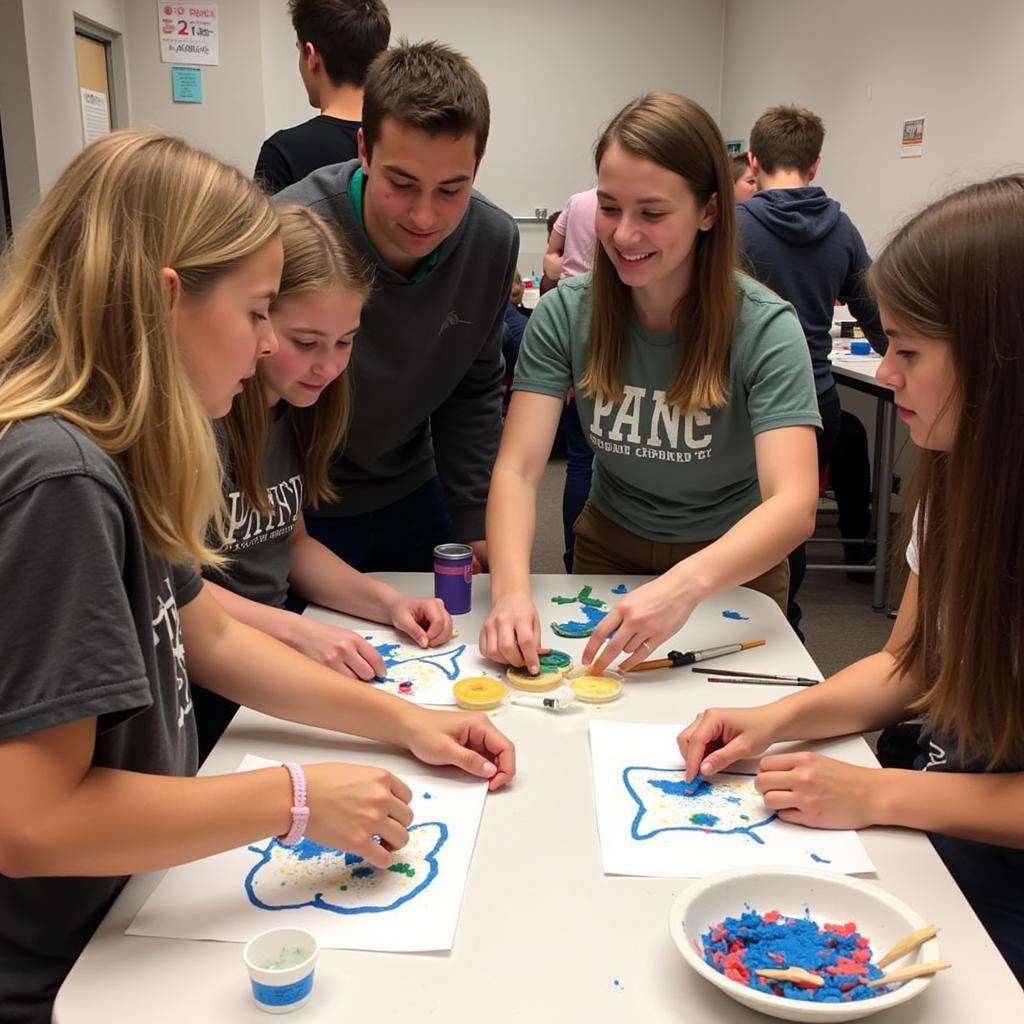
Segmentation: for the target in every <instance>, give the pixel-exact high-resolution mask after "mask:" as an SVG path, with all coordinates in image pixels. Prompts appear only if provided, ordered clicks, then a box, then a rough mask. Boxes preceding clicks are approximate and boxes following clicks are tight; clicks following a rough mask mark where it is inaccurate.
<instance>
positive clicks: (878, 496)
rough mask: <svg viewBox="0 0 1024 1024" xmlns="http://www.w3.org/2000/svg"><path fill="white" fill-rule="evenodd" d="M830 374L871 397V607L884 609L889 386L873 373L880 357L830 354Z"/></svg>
mask: <svg viewBox="0 0 1024 1024" xmlns="http://www.w3.org/2000/svg"><path fill="white" fill-rule="evenodd" d="M831 358H832V376H833V377H835V379H836V383H837V384H842V385H843V386H844V387H848V388H852V389H853V390H854V391H861V392H863V393H864V394H866V395H871V396H872V397H873V398H874V399H875V457H874V459H872V462H871V532H872V534H873V535H874V538H875V579H874V587H873V589H872V593H871V607H872V608H874V609H875V611H885V610H887V608H888V600H887V595H886V582H887V579H888V573H889V532H890V531H889V519H890V512H891V509H892V469H893V449H894V447H895V440H896V407H895V405H894V403H893V392H892V388H890V387H887V386H886V385H885V384H880V383H879V382H878V380H876V378H875V375H876V374H877V373H878V367H879V366H880V365H881V363H882V357H881V356H876V355H870V356H851V355H839V354H837V353H833V355H832V357H831Z"/></svg>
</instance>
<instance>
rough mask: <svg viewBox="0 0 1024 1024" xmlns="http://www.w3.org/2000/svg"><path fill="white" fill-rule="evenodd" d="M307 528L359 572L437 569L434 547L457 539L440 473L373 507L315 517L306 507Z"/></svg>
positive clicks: (311, 534) (312, 535) (431, 570)
mask: <svg viewBox="0 0 1024 1024" xmlns="http://www.w3.org/2000/svg"><path fill="white" fill-rule="evenodd" d="M306 529H307V530H308V531H309V534H310V536H311V537H314V538H315V539H316V540H318V541H320V543H321V544H324V545H326V546H327V547H329V548H330V549H331V550H332V551H333V552H334V553H335V554H336V555H337V556H338V557H339V558H343V559H344V560H345V561H346V562H348V564H349V565H351V566H352V567H353V568H354V569H358V570H359V571H360V572H433V571H434V548H435V547H437V545H438V544H448V543H450V542H452V541H455V540H458V539H459V538H457V537H456V536H455V527H454V526H453V525H452V517H451V513H450V512H449V511H448V499H447V496H446V495H445V493H444V488H443V487H442V486H441V481H440V480H439V479H438V478H437V477H434V478H433V479H432V480H428V481H427V483H425V484H424V485H423V486H422V487H419V488H417V489H416V490H415V491H413V492H412V494H409V495H406V496H405V497H404V498H400V499H399V500H398V501H396V502H393V503H392V504H390V505H388V506H386V507H385V508H380V509H377V510H376V511H374V512H365V513H363V514H362V515H358V516H317V515H315V514H313V515H311V514H310V511H309V510H307V511H306ZM473 539H476V538H473Z"/></svg>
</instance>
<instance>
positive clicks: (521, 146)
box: [260, 0, 725, 272]
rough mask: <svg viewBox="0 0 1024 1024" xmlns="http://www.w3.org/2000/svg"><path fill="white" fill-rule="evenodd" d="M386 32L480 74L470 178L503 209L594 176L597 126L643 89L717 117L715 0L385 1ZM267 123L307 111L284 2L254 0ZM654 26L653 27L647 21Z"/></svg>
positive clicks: (550, 201)
mask: <svg viewBox="0 0 1024 1024" xmlns="http://www.w3.org/2000/svg"><path fill="white" fill-rule="evenodd" d="M388 9H389V11H390V13H391V39H392V42H393V43H394V42H395V41H397V39H398V38H399V37H401V36H407V37H408V38H409V39H410V40H412V41H419V40H423V39H440V40H442V41H443V42H445V43H448V44H450V45H451V46H454V47H455V48H456V49H458V50H461V51H462V52H463V53H465V54H466V56H467V57H469V59H470V60H471V61H472V62H473V64H474V65H475V67H476V68H477V70H478V71H479V72H480V75H481V77H482V78H483V80H484V81H485V82H486V83H487V89H488V93H489V95H490V100H491V138H490V143H489V145H488V148H487V156H486V158H485V159H484V162H483V165H482V167H481V170H480V176H479V178H478V180H477V186H478V187H479V188H480V189H481V191H483V192H484V193H485V194H486V195H488V197H489V198H491V199H492V200H494V201H495V202H496V203H498V204H499V205H501V206H503V207H504V208H505V209H506V210H508V212H509V213H511V214H513V215H519V214H532V213H533V211H534V209H535V208H536V207H539V206H546V207H548V209H549V210H551V211H554V210H557V209H558V208H559V207H560V206H561V204H562V203H563V202H564V201H565V199H566V198H567V197H568V196H569V195H571V194H572V193H573V192H579V191H581V190H582V189H586V188H589V187H590V185H591V184H592V183H593V177H594V174H593V164H592V153H593V146H594V142H595V140H596V138H597V135H598V134H599V132H600V129H601V127H602V125H603V124H604V123H605V122H606V121H607V120H609V119H610V118H611V117H612V116H613V115H614V114H615V113H616V112H617V111H618V110H619V108H620V107H622V106H623V105H624V104H625V103H626V102H628V101H629V100H630V99H632V98H633V97H634V96H637V95H639V94H640V93H643V92H648V91H650V90H652V89H672V90H674V91H677V92H683V93H686V94H687V95H688V96H691V97H692V98H693V99H695V100H697V101H698V102H699V103H701V104H703V105H704V106H705V107H707V108H708V110H709V111H710V112H711V113H712V114H713V115H715V116H717V115H718V112H719V105H720V92H721V57H722V54H721V40H722V25H723V15H724V10H725V0H634V2H633V3H631V4H629V6H628V13H627V8H626V7H624V5H623V3H622V2H621V0H559V2H556V3H551V4H548V5H546V6H544V7H543V14H542V15H541V16H538V17H536V18H531V17H529V15H530V12H531V11H534V10H537V11H539V10H540V8H528V7H525V6H523V5H522V4H513V3H508V2H507V0H476V2H473V0H430V2H429V3H424V2H422V0H388ZM260 14H261V20H262V22H263V26H264V44H263V70H264V82H265V86H266V96H267V100H266V109H267V115H268V117H267V124H268V129H270V130H273V129H274V128H279V127H285V126H286V125H289V124H295V123H297V122H298V121H301V120H304V119H305V118H307V117H309V116H310V108H309V106H308V103H307V101H306V95H305V93H304V92H303V90H302V86H301V83H300V82H299V78H298V72H297V71H296V56H295V43H294V33H293V32H292V29H291V24H290V22H289V20H288V17H287V13H286V11H285V5H284V2H283V0H261V2H260ZM653 26H656V28H654V29H653V30H652V27H653ZM522 235H523V239H522V248H523V254H522V257H521V258H520V264H519V265H520V267H521V269H523V270H524V271H530V270H537V271H538V272H539V271H540V269H541V268H540V255H539V254H540V253H543V251H544V249H545V247H546V235H545V231H544V228H543V225H541V226H540V227H534V226H532V225H525V226H524V227H523V231H522Z"/></svg>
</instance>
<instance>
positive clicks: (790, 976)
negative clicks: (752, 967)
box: [754, 967, 825, 988]
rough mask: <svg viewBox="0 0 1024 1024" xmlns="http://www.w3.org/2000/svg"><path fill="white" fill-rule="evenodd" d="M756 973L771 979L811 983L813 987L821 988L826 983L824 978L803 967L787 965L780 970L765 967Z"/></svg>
mask: <svg viewBox="0 0 1024 1024" xmlns="http://www.w3.org/2000/svg"><path fill="white" fill-rule="evenodd" d="M754 973H755V974H757V976H758V977H759V978H767V979H768V980H769V981H791V982H793V984H794V985H810V987H811V988H821V986H822V985H824V984H825V979H824V978H821V977H819V976H818V975H817V974H811V972H810V971H805V970H804V969H803V968H802V967H786V968H784V969H779V970H776V969H775V968H774V967H763V968H759V969H758V970H757V971H755V972H754Z"/></svg>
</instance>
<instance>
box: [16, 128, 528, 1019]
mask: <svg viewBox="0 0 1024 1024" xmlns="http://www.w3.org/2000/svg"><path fill="white" fill-rule="evenodd" d="M278 234H279V222H278V217H277V214H276V213H275V211H274V209H273V207H272V206H271V205H270V203H269V202H268V200H267V199H266V197H265V196H263V195H262V194H261V192H260V191H259V190H258V189H257V188H256V187H255V186H254V185H253V184H252V183H251V182H249V181H247V180H246V179H245V178H244V177H243V176H242V175H241V174H239V173H238V172H237V171H235V170H233V169H230V168H228V167H225V166H224V165H223V164H221V163H219V162H218V161H216V160H214V159H213V158H212V157H209V156H207V155H205V154H203V153H199V152H197V151H195V150H193V149H191V148H190V147H188V146H187V145H185V144H184V143H183V142H181V141H179V140H176V139H172V138H168V137H166V136H162V135H158V134H152V133H145V132H116V133H113V134H111V135H108V136H105V137H104V138H103V139H101V140H99V141H98V142H96V143H94V144H93V145H92V146H90V147H89V148H87V149H86V150H85V151H84V152H83V153H82V154H81V155H80V156H79V157H77V158H76V159H75V160H74V161H72V163H71V164H70V165H69V167H68V168H67V169H66V170H65V171H64V173H63V174H62V175H61V176H60V178H59V179H58V181H57V183H56V184H55V185H54V186H53V188H52V189H51V191H50V192H49V194H48V195H47V196H45V197H44V198H43V200H42V201H41V202H40V204H39V206H38V208H37V209H36V211H35V212H34V214H33V215H32V216H31V217H30V219H29V221H28V222H27V223H26V224H25V225H24V226H22V227H21V229H20V230H19V232H18V235H17V238H16V244H15V246H14V249H13V250H12V252H11V253H10V254H9V256H8V258H7V261H6V263H5V265H4V268H3V272H2V278H0V537H2V538H3V544H2V545H0V590H2V593H3V594H4V610H3V615H0V650H2V651H3V657H2V658H0V774H2V776H3V778H5V779H7V780H14V781H13V782H11V784H8V785H5V786H3V787H2V789H0V964H2V965H3V968H2V970H0V1006H2V1007H3V1010H2V1015H3V1016H4V1017H5V1019H16V1020H18V1021H19V1022H30V1024H36V1022H39V1024H42V1022H43V1021H49V1019H50V1009H51V1004H52V1001H53V998H54V995H55V993H56V990H57V987H58V986H59V984H60V982H61V980H62V978H63V977H64V975H65V974H66V972H67V970H68V969H69V968H70V966H71V964H72V963H73V962H74V959H75V957H76V956H77V955H78V953H79V952H80V950H81V949H82V947H83V946H84V945H85V943H86V942H87V941H88V939H89V936H90V934H91V932H92V930H93V929H94V928H95V926H96V925H97V923H98V922H99V920H100V919H101V917H102V916H103V914H104V912H105V910H106V908H107V907H108V906H109V904H110V902H111V900H112V899H113V898H114V896H115V895H116V894H117V891H118V889H119V888H120V886H121V884H122V882H123V881H124V876H125V875H128V874H131V873H134V872H137V871H152V870H155V869H159V868H164V867H169V866H171V865H173V864H178V863H181V862H183V861H188V860H193V859H196V858H200V857H205V856H208V855H210V854H213V853H216V852H219V851H222V850H228V849H232V848H235V847H237V846H241V845H244V844H246V843H249V842H252V841H255V840H258V839H262V838H265V837H266V836H268V835H280V836H282V841H284V842H296V841H298V840H300V839H301V837H302V835H303V830H304V829H305V832H306V833H307V834H308V835H309V836H310V837H311V838H312V839H314V840H315V841H316V842H319V843H323V844H325V845H328V846H332V847H336V848H339V849H344V850H352V851H353V852H356V853H358V854H359V855H361V856H364V857H365V858H366V859H367V861H368V862H369V863H371V864H375V865H378V866H387V865H388V864H389V863H390V861H391V851H392V850H395V849H397V848H399V847H401V846H402V845H403V844H404V843H405V842H406V839H407V833H406V826H407V825H408V824H409V823H410V821H411V812H410V810H409V806H408V802H409V799H410V793H409V790H408V789H407V787H406V786H405V785H404V783H402V782H401V781H400V780H399V779H398V778H396V777H394V776H392V775H391V774H389V773H388V772H385V771H382V770H379V769H375V768H368V767H361V766H353V765H343V764H338V763H333V764H317V765H310V766H305V767H303V766H299V765H291V766H288V770H287V771H286V770H285V768H284V767H275V768H272V769H266V770H262V771H255V772H245V773H238V774H232V775H228V776H212V777H208V778H203V779H194V778H191V776H192V775H194V773H195V771H196V732H195V722H194V716H193V711H192V703H191V698H190V690H189V682H188V677H189V674H190V673H194V674H195V675H197V676H199V677H200V678H202V679H203V680H204V681H206V682H207V685H210V686H214V685H215V686H216V687H217V689H218V691H219V692H220V693H221V694H222V695H224V696H226V697H229V698H231V699H234V700H237V701H239V702H242V703H248V704H250V705H251V706H253V707H256V708H258V709H260V710H262V711H264V712H266V713H269V714H274V715H278V716H281V717H284V718H288V719H290V720H292V721H296V722H305V723H309V724H316V725H318V726H320V727H326V728H332V729H336V730H339V731H346V732H355V733H357V734H359V735H363V736H366V737H370V738H374V739H379V740H382V741H385V742H388V743H392V744H394V743H398V744H400V745H404V746H406V747H408V748H409V749H410V750H411V751H412V752H413V753H414V754H416V755H417V756H418V757H420V758H421V759H423V760H425V761H427V762H429V763H432V764H446V763H453V764H458V765H459V766H461V767H462V768H464V769H465V770H467V771H469V772H470V773H472V774H474V775H477V776H481V777H484V778H488V779H490V785H491V786H492V788H493V787H496V786H499V785H501V784H502V783H503V782H504V780H505V779H507V778H508V776H509V775H510V774H511V772H512V770H513V752H512V748H511V745H510V744H509V743H508V741H507V740H505V739H504V737H502V736H501V734H500V733H498V732H497V731H496V730H495V729H494V728H493V726H491V725H490V724H489V722H487V720H486V719H485V718H483V717H482V716H481V717H477V716H461V715H450V714H441V713H428V712H424V711H423V710H422V709H419V708H416V707H414V706H411V705H408V704H406V703H404V702H403V701H401V700H399V699H398V698H393V697H390V696H389V695H387V694H384V693H380V692H378V691H375V690H373V689H372V688H370V687H367V686H366V685H365V684H363V683H359V682H356V681H355V680H351V679H346V678H344V677H340V676H339V675H338V674H337V673H335V672H332V671H330V670H328V669H326V668H324V667H323V666H320V665H317V664H316V663H314V662H312V661H310V660H309V659H308V658H305V657H303V656H302V655H300V654H298V653H297V652H295V651H293V650H291V649H290V648H288V647H286V646H285V645H283V644H280V643H279V642H277V641H276V640H274V639H272V638H271V637H268V636H266V635H265V634H264V633H261V632H259V631H257V630H253V629H251V628H250V627H248V626H245V625H244V624H242V623H239V622H237V621H235V620H234V619H232V618H231V617H230V616H229V615H228V614H227V613H226V612H225V611H224V610H223V609H222V608H221V606H220V605H219V604H218V603H217V601H216V599H215V598H214V597H213V596H212V595H211V594H209V593H208V592H207V591H206V589H205V588H204V587H203V585H202V581H201V579H200V578H199V577H198V576H197V575H196V574H195V572H194V571H193V569H192V568H191V566H192V565H194V564H195V562H196V561H200V562H204V563H216V562H217V561H218V560H219V558H220V556H219V555H218V554H217V552H216V551H215V550H214V548H213V546H212V545H216V544H219V543H220V542H221V541H222V540H223V537H224V535H225V532H226V530H227V528H228V525H229V524H228V522H227V520H226V517H225V516H224V514H223V511H222V498H221V488H220V474H221V468H220V460H219V457H218V451H217V446H216V441H215V436H214V432H213V429H212V426H211V422H210V418H211V417H218V416H223V415H224V414H225V413H226V412H227V411H228V410H229V408H230V407H231V403H232V401H233V400H234V398H235V397H236V395H237V394H238V393H240V392H241V390H242V386H243V381H244V380H246V379H247V378H249V377H251V376H252V375H253V373H254V372H255V369H256V364H257V360H258V359H259V358H260V357H263V356H266V355H268V354H269V353H271V352H272V351H274V349H275V347H276V341H275V339H274V335H273V332H272V331H271V330H270V326H269V320H268V313H269V306H270V303H271V301H272V300H273V298H274V296H275V295H276V293H277V289H278V285H279V281H280V277H281V262H282V256H281V242H280V239H279V237H278ZM211 533H212V536H213V541H212V542H211V541H210V539H209V538H210V536H211ZM282 679H288V683H289V685H288V686H286V687H285V686H282V685H281V680H282ZM303 781H304V783H305V789H306V800H305V803H306V807H305V808H302V807H301V805H302V802H303V801H302V799H301V788H302V786H301V784H302V783H303ZM307 813H308V818H307V817H306V815H307ZM378 840H379V841H378Z"/></svg>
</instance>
